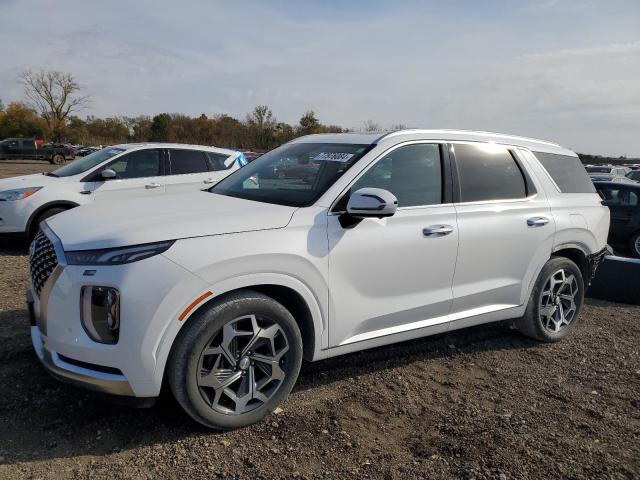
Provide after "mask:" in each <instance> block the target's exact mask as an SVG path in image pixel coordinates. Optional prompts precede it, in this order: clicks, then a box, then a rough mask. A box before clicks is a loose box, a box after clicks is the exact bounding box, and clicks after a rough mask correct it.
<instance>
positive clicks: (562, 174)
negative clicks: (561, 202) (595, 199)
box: [533, 152, 608, 193]
mask: <svg viewBox="0 0 640 480" xmlns="http://www.w3.org/2000/svg"><path fill="white" fill-rule="evenodd" d="M533 153H534V154H535V156H536V158H537V159H538V160H540V163H541V164H542V166H543V167H544V168H545V169H546V170H547V172H548V173H549V175H551V178H553V181H554V182H556V185H558V188H559V189H560V191H561V192H562V193H593V192H595V191H596V190H595V188H594V187H593V183H591V179H590V178H589V175H588V174H587V172H586V170H585V168H584V167H583V166H582V162H580V159H579V158H578V157H570V156H569V155H555V154H553V153H542V152H533ZM591 168H592V169H593V167H591ZM596 168H598V167H596ZM600 169H601V168H600ZM591 171H593V170H591ZM607 171H608V169H607ZM600 173H606V172H600Z"/></svg>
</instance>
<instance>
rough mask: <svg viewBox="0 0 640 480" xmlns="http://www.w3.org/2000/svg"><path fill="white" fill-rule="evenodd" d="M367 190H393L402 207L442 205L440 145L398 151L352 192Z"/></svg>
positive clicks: (374, 169)
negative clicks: (370, 188) (367, 188)
mask: <svg viewBox="0 0 640 480" xmlns="http://www.w3.org/2000/svg"><path fill="white" fill-rule="evenodd" d="M365 187H373V188H383V189H385V190H388V191H390V192H391V193H393V194H394V195H395V196H396V198H397V199H398V206H399V207H412V206H420V205H434V204H438V203H442V162H441V160H440V146H439V145H437V144H414V145H405V146H404V147H400V148H397V149H395V150H394V151H393V152H391V153H389V154H387V155H385V156H384V157H383V158H381V159H380V160H378V162H377V163H376V164H375V165H374V166H373V167H372V168H370V169H369V170H367V171H366V172H365V174H364V175H362V177H360V178H359V179H358V180H357V181H356V182H355V183H354V184H353V185H352V187H351V191H352V192H355V191H356V190H359V189H361V188H365Z"/></svg>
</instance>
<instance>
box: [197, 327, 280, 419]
mask: <svg viewBox="0 0 640 480" xmlns="http://www.w3.org/2000/svg"><path fill="white" fill-rule="evenodd" d="M288 352H289V344H288V341H287V337H286V335H285V334H284V331H283V330H282V328H281V327H280V325H278V324H277V323H276V322H274V321H273V320H270V319H269V318H266V317H263V316H260V315H246V316H243V317H239V318H236V319H234V320H231V321H230V322H228V323H226V324H225V325H224V326H223V327H222V329H221V330H220V331H218V332H217V333H216V334H215V335H214V336H213V337H212V338H211V339H210V340H209V341H208V342H207V343H206V345H205V347H204V349H203V351H202V353H201V354H200V359H199V361H198V370H197V384H198V388H199V390H200V394H201V395H202V398H203V399H204V400H205V402H207V404H208V405H210V406H211V408H213V409H214V410H216V411H218V412H220V413H224V414H243V413H247V412H250V411H252V410H255V409H256V408H258V407H260V406H262V405H264V404H265V403H266V402H268V401H269V399H271V398H272V397H273V396H274V395H275V393H276V392H277V391H278V389H279V388H280V386H281V385H282V383H283V382H284V380H285V377H286V371H285V370H286V362H287V353H288Z"/></svg>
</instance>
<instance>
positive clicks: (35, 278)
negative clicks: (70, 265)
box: [29, 231, 58, 297]
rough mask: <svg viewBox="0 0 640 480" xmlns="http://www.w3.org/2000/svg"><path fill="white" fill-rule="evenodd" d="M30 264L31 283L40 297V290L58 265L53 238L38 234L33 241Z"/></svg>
mask: <svg viewBox="0 0 640 480" xmlns="http://www.w3.org/2000/svg"><path fill="white" fill-rule="evenodd" d="M29 251H30V254H31V255H30V258H29V265H30V268H31V284H32V285H33V288H34V289H35V291H36V294H37V295H38V297H40V291H41V290H42V287H44V284H45V283H46V282H47V280H48V279H49V277H50V276H51V272H53V269H54V268H56V266H57V265H58V257H57V256H56V250H55V248H54V246H53V243H51V240H49V238H48V237H47V236H46V235H45V234H44V233H42V231H40V232H38V234H37V235H36V236H35V238H34V239H33V242H32V243H31V247H30V249H29Z"/></svg>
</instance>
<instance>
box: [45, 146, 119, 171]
mask: <svg viewBox="0 0 640 480" xmlns="http://www.w3.org/2000/svg"><path fill="white" fill-rule="evenodd" d="M124 151H125V149H124V148H113V147H107V148H103V149H102V150H98V151H97V152H93V153H92V154H90V155H87V156H86V157H82V158H79V159H78V160H74V161H73V162H71V163H69V164H68V165H65V166H64V167H60V168H58V169H57V170H54V171H53V172H51V175H52V176H54V177H71V176H72V175H78V174H80V173H84V172H86V171H87V170H90V169H92V168H93V167H95V166H96V165H100V164H101V163H102V162H104V161H105V160H108V159H110V158H111V157H115V156H116V155H118V154H120V153H122V152H124Z"/></svg>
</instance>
